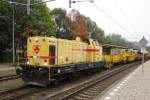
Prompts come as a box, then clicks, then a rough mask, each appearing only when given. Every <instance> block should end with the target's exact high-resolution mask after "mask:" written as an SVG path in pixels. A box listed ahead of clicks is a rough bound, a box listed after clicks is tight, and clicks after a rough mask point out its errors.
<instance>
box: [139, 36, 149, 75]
mask: <svg viewBox="0 0 150 100" xmlns="http://www.w3.org/2000/svg"><path fill="white" fill-rule="evenodd" d="M139 43H140V46H141V52H142V73H143V74H144V52H145V46H146V44H147V43H148V41H147V40H146V39H145V37H144V36H143V38H142V39H141V40H140V41H139Z"/></svg>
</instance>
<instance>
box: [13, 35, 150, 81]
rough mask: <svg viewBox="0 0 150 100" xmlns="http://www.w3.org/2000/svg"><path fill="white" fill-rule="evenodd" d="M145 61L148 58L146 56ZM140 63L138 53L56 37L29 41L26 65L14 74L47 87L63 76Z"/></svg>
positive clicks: (31, 38)
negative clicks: (122, 64)
mask: <svg viewBox="0 0 150 100" xmlns="http://www.w3.org/2000/svg"><path fill="white" fill-rule="evenodd" d="M147 57H150V56H148V54H147ZM140 59H141V53H139V52H138V51H137V50H133V49H128V48H126V47H121V46H114V45H99V43H98V42H97V41H96V40H93V39H89V40H88V42H83V41H81V40H80V38H78V37H77V38H76V40H67V39H57V38H55V37H40V36H35V37H29V38H28V40H27V58H26V62H25V63H22V64H19V65H18V67H17V69H16V72H17V74H19V75H21V76H22V78H23V80H25V81H26V82H28V83H32V84H33V83H38V84H49V82H51V81H55V80H59V79H61V78H64V77H66V76H72V75H74V74H77V73H78V72H82V71H87V70H91V69H99V68H102V67H103V66H105V67H106V68H109V69H110V68H111V67H112V66H113V65H114V64H120V63H127V62H132V61H135V60H140Z"/></svg>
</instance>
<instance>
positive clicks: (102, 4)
mask: <svg viewBox="0 0 150 100" xmlns="http://www.w3.org/2000/svg"><path fill="white" fill-rule="evenodd" d="M94 1H95V2H94V4H95V5H97V6H98V7H99V8H100V9H103V10H104V11H105V12H106V13H107V14H109V15H110V16H111V17H112V18H113V19H114V20H116V21H117V22H118V23H119V24H121V25H122V26H123V27H124V28H125V30H124V29H122V28H120V27H119V26H118V25H117V24H116V23H115V22H113V21H112V20H111V19H110V18H108V16H106V15H105V14H104V13H103V12H101V11H100V10H99V9H98V8H96V7H95V5H93V4H92V3H89V2H84V3H75V4H72V8H71V9H77V10H78V11H79V12H80V13H81V14H83V15H85V16H87V17H90V18H91V19H92V20H93V21H95V22H96V23H97V25H98V26H99V27H101V28H102V29H104V31H105V33H106V34H109V33H119V34H121V35H122V36H123V37H124V38H126V39H127V40H129V41H139V40H140V39H141V38H142V36H145V37H146V39H147V40H148V41H150V0H94ZM68 2H69V0H56V1H53V2H49V3H47V5H48V7H49V8H58V7H59V8H64V9H66V10H67V12H69V11H70V10H71V9H70V8H69V3H68ZM127 31H129V32H127Z"/></svg>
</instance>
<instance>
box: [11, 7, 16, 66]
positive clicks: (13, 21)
mask: <svg viewBox="0 0 150 100" xmlns="http://www.w3.org/2000/svg"><path fill="white" fill-rule="evenodd" d="M12 24H13V27H12V28H13V29H12V31H13V38H12V39H13V65H14V64H15V58H16V57H15V11H14V5H13V15H12Z"/></svg>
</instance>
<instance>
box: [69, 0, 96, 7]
mask: <svg viewBox="0 0 150 100" xmlns="http://www.w3.org/2000/svg"><path fill="white" fill-rule="evenodd" d="M77 2H91V3H93V2H94V1H93V0H79V1H77V0H69V8H71V7H72V6H71V4H72V3H77Z"/></svg>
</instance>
